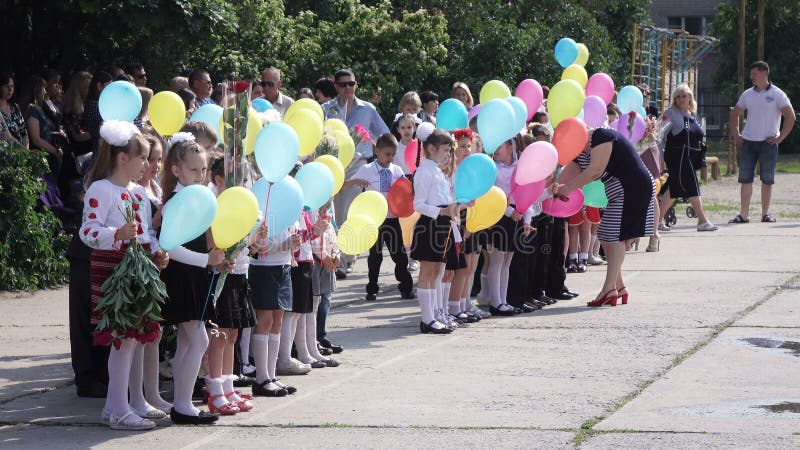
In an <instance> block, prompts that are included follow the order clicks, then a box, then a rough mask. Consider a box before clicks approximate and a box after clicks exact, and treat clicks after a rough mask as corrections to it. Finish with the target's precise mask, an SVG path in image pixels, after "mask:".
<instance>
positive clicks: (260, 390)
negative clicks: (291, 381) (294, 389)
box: [253, 380, 289, 397]
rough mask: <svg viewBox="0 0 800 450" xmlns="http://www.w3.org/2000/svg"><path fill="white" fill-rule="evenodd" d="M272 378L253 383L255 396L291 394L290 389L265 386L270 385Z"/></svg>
mask: <svg viewBox="0 0 800 450" xmlns="http://www.w3.org/2000/svg"><path fill="white" fill-rule="evenodd" d="M270 382H271V380H266V381H264V382H263V383H261V384H258V383H255V384H253V396H255V397H286V396H287V395H289V391H288V390H287V389H284V388H278V389H272V390H270V389H267V388H265V387H264V386H266V385H268V384H269V383H270Z"/></svg>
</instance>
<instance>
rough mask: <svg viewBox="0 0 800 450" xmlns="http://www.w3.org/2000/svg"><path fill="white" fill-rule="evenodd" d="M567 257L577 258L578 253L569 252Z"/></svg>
mask: <svg viewBox="0 0 800 450" xmlns="http://www.w3.org/2000/svg"><path fill="white" fill-rule="evenodd" d="M569 259H578V254H577V253H570V254H569Z"/></svg>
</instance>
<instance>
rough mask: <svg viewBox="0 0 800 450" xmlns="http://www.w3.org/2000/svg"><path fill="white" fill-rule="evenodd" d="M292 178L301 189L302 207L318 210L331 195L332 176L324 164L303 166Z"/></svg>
mask: <svg viewBox="0 0 800 450" xmlns="http://www.w3.org/2000/svg"><path fill="white" fill-rule="evenodd" d="M294 178H295V179H296V180H297V182H298V183H299V184H300V187H301V188H303V206H308V207H309V208H310V209H318V208H319V207H320V206H322V205H324V204H325V202H327V201H328V200H329V199H330V198H331V196H332V195H333V174H332V173H331V170H330V169H328V167H327V166H326V165H325V164H322V163H319V162H310V163H308V164H305V165H304V166H303V167H301V168H300V170H298V171H297V175H295V176H294Z"/></svg>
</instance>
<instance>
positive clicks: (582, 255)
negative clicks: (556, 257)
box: [578, 253, 589, 261]
mask: <svg viewBox="0 0 800 450" xmlns="http://www.w3.org/2000/svg"><path fill="white" fill-rule="evenodd" d="M578 259H579V260H581V261H586V260H587V259H589V254H588V253H580V254H579V256H578Z"/></svg>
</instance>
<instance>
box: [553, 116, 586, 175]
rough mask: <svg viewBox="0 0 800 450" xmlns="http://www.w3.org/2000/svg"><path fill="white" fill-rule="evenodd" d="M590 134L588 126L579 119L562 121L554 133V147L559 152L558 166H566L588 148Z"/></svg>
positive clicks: (569, 118)
mask: <svg viewBox="0 0 800 450" xmlns="http://www.w3.org/2000/svg"><path fill="white" fill-rule="evenodd" d="M588 142H589V132H588V131H586V124H585V123H583V121H582V120H581V119H578V118H577V117H568V118H566V119H564V120H562V121H561V123H559V124H558V126H557V127H556V132H555V133H553V145H554V146H555V147H556V150H558V165H560V166H565V165H567V164H569V163H570V162H572V160H573V159H575V157H576V156H578V155H580V153H581V152H582V151H583V150H584V149H585V148H586V144H587V143H588Z"/></svg>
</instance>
